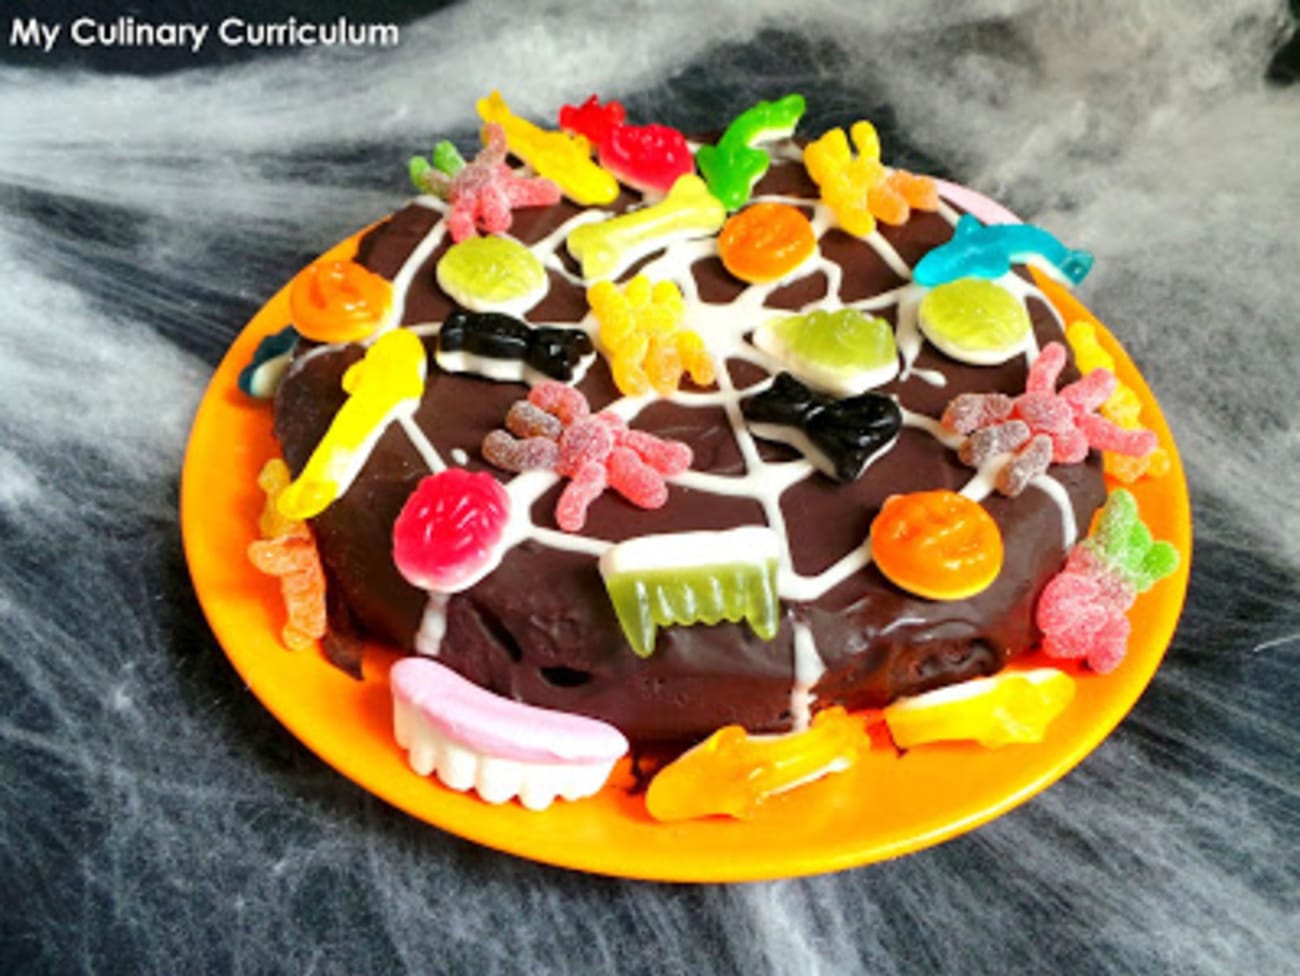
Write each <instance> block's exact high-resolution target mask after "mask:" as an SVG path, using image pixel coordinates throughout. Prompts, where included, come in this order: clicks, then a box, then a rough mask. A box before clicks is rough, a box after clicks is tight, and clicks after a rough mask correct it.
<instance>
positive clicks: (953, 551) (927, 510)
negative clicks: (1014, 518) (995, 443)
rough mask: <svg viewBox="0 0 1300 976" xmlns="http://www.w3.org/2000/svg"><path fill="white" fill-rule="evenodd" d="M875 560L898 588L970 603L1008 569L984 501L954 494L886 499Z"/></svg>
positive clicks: (874, 535)
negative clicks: (969, 600)
mask: <svg viewBox="0 0 1300 976" xmlns="http://www.w3.org/2000/svg"><path fill="white" fill-rule="evenodd" d="M871 557H872V560H873V561H874V562H875V564H876V566H877V568H878V569H879V570H880V571H881V572H882V573H884V575H885V576H886V578H888V579H889V581H890V582H892V583H894V584H895V585H896V586H899V587H902V588H903V589H904V590H907V591H908V592H909V593H915V594H916V595H918V596H923V597H926V598H927V599H930V600H964V599H966V598H967V597H971V596H974V595H975V594H976V593H979V592H980V591H981V590H983V589H985V588H986V587H987V586H989V584H991V583H992V582H993V581H994V580H995V579H997V575H998V573H999V572H1000V571H1001V569H1002V532H1001V530H1000V529H999V528H998V524H997V522H995V521H993V517H992V516H991V515H989V513H988V512H986V511H985V510H984V507H983V506H982V505H980V503H979V502H975V501H971V499H969V498H967V497H966V496H965V495H959V494H957V493H956V492H953V491H920V492H914V493H912V494H909V495H893V496H891V497H890V498H888V499H886V500H885V504H884V505H883V506H882V507H881V509H880V514H878V515H877V516H876V519H875V521H874V522H872V523H871Z"/></svg>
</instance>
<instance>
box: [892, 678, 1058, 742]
mask: <svg viewBox="0 0 1300 976" xmlns="http://www.w3.org/2000/svg"><path fill="white" fill-rule="evenodd" d="M1073 698H1074V679H1073V678H1071V677H1070V676H1069V675H1068V674H1066V673H1065V672H1063V671H1058V670H1056V669H1055V668H1038V669H1036V670H1033V671H1004V672H1003V673H1002V674H999V675H995V676H994V677H992V678H976V679H974V680H972V681H964V682H962V683H961V684H956V685H951V686H949V687H947V688H940V689H939V690H937V691H929V692H926V693H925V694H921V695H916V696H915V697H912V698H900V699H899V700H897V701H895V702H894V703H893V704H892V705H889V706H887V707H886V708H885V712H884V715H885V723H886V724H887V725H888V726H889V733H890V735H891V736H892V737H893V739H894V742H895V743H896V744H897V745H898V746H899V747H900V748H903V749H908V748H911V747H912V746H918V745H922V744H924V743H927V742H949V741H963V740H973V741H975V742H978V743H979V744H980V745H982V746H986V747H988V748H991V749H996V748H998V747H1000V746H1004V745H1008V744H1009V743H1013V742H1041V741H1043V736H1044V735H1046V733H1047V726H1048V725H1050V724H1051V722H1052V721H1053V720H1054V719H1055V718H1056V717H1057V716H1058V715H1060V714H1061V712H1063V711H1065V707H1066V706H1067V705H1069V704H1070V702H1071V701H1072V700H1073Z"/></svg>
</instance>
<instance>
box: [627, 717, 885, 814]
mask: <svg viewBox="0 0 1300 976" xmlns="http://www.w3.org/2000/svg"><path fill="white" fill-rule="evenodd" d="M870 744H871V743H870V740H869V739H868V738H867V735H866V733H865V731H864V729H863V724H862V719H861V718H854V717H853V716H851V715H849V714H848V713H846V712H845V711H844V709H843V708H841V707H839V706H838V705H836V706H833V707H831V708H827V709H824V710H823V711H820V712H818V713H817V714H816V715H814V716H813V720H812V725H811V727H810V728H808V729H806V730H804V731H802V732H791V733H789V734H787V735H749V734H748V733H747V732H746V731H745V730H744V729H743V728H741V727H740V726H739V725H728V726H726V727H725V728H722V729H719V730H718V731H717V732H715V733H713V735H711V736H709V738H707V739H705V740H704V741H703V742H701V743H700V744H699V745H698V746H696V747H695V748H693V749H691V750H689V751H687V752H685V753H683V754H682V755H681V756H680V757H679V758H677V759H676V760H674V761H673V762H671V763H669V764H668V765H667V766H665V767H664V768H663V769H662V770H660V771H659V773H658V774H657V775H656V776H655V778H654V779H653V780H651V782H650V788H649V790H647V791H646V809H647V810H648V811H649V812H650V815H651V816H652V817H654V818H655V819H656V820H659V821H665V822H667V821H675V820H690V819H693V818H695V817H707V816H710V815H712V814H726V815H728V816H732V817H737V818H741V819H744V818H748V817H751V816H753V815H754V814H755V813H756V812H757V810H758V808H759V806H760V805H761V804H762V803H763V801H764V800H766V799H767V798H768V797H770V796H773V795H775V794H778V793H782V792H784V791H786V790H789V789H793V788H794V787H796V786H801V785H803V784H804V783H809V782H811V781H813V780H815V779H819V778H821V777H822V776H825V775H827V774H829V773H834V772H842V771H843V770H845V769H847V768H848V767H850V766H852V765H853V764H854V763H855V762H857V759H858V756H859V755H860V754H861V753H863V752H865V751H866V750H867V749H869V748H870Z"/></svg>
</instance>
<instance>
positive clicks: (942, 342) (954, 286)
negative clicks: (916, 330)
mask: <svg viewBox="0 0 1300 976" xmlns="http://www.w3.org/2000/svg"><path fill="white" fill-rule="evenodd" d="M919 319H920V325H921V331H922V332H924V333H925V337H926V338H927V339H929V340H930V341H931V342H932V343H934V345H935V346H937V347H938V348H939V350H940V351H941V352H944V353H946V354H948V355H949V356H951V357H952V358H953V359H956V360H958V361H959V362H963V363H971V364H973V365H976V366H993V365H996V364H997V363H1003V362H1006V361H1007V360H1008V359H1010V358H1011V357H1012V356H1014V355H1016V354H1017V353H1020V352H1022V351H1023V350H1024V348H1025V345H1026V343H1027V342H1028V341H1029V337H1030V334H1031V333H1032V331H1033V323H1032V322H1031V321H1030V319H1029V312H1028V311H1027V310H1026V309H1025V303H1024V302H1022V301H1021V300H1020V299H1019V298H1018V297H1017V296H1016V295H1013V294H1012V293H1011V292H1009V291H1007V290H1006V289H1005V288H1003V287H1002V286H1001V285H998V284H995V283H994V282H992V281H987V280H985V279H983V278H959V279H957V280H956V281H951V282H949V283H948V284H946V285H939V286H938V287H936V288H934V289H932V290H931V291H930V292H929V293H928V294H927V295H926V296H925V297H924V298H923V299H921V308H920V315H919Z"/></svg>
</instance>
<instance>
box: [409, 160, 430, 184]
mask: <svg viewBox="0 0 1300 976" xmlns="http://www.w3.org/2000/svg"><path fill="white" fill-rule="evenodd" d="M407 169H408V172H410V174H411V182H412V183H414V184H415V188H416V189H417V190H419V191H420V192H421V193H428V192H429V185H428V183H427V182H426V181H425V176H426V175H427V174H428V172H429V170H431V169H433V167H432V166H430V165H429V161H428V160H427V159H425V158H424V157H423V156H412V157H411V161H410V163H408V164H407Z"/></svg>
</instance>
